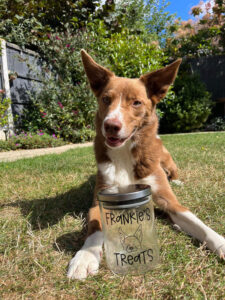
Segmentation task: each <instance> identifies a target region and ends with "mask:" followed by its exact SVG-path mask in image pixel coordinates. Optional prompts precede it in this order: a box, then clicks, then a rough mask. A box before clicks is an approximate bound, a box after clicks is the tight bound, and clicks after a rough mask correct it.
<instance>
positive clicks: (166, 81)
mask: <svg viewBox="0 0 225 300" xmlns="http://www.w3.org/2000/svg"><path fill="white" fill-rule="evenodd" d="M181 61H182V59H177V60H176V61H174V62H173V63H172V64H170V65H168V66H166V67H165V68H162V69H160V70H157V71H153V72H150V73H147V74H144V75H142V76H141V77H140V80H141V81H142V82H144V84H145V86H146V89H147V92H148V97H149V98H150V99H151V100H152V101H153V102H154V103H155V104H157V103H158V102H159V101H160V100H161V99H163V98H164V97H165V96H166V93H167V91H168V89H169V86H170V85H171V84H172V83H173V82H174V80H175V78H176V75H177V72H178V69H179V66H180V64H181Z"/></svg>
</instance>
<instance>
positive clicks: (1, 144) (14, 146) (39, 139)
mask: <svg viewBox="0 0 225 300" xmlns="http://www.w3.org/2000/svg"><path fill="white" fill-rule="evenodd" d="M65 144H66V142H65V141H64V140H63V139H61V138H59V137H57V136H56V135H52V136H50V135H49V134H46V133H44V132H43V131H39V132H37V133H21V134H19V135H16V134H15V135H13V136H10V138H9V139H8V140H7V141H0V151H9V150H18V149H37V148H48V147H58V146H62V145H65Z"/></svg>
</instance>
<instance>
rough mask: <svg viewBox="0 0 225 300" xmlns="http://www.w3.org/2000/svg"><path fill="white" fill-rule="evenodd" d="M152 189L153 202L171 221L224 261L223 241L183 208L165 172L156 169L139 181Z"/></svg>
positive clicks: (224, 244)
mask: <svg viewBox="0 0 225 300" xmlns="http://www.w3.org/2000/svg"><path fill="white" fill-rule="evenodd" d="M141 181H142V182H143V183H146V184H149V185H150V186H151V189H152V196H153V200H154V202H155V203H156V204H157V205H158V206H159V207H161V208H162V209H163V210H165V211H166V212H168V213H169V215H170V217H171V219H172V220H173V222H174V223H175V224H177V225H178V226H179V227H180V228H181V229H182V230H183V231H185V232H186V233H187V234H189V235H191V236H193V237H194V238H196V239H198V240H199V241H200V242H203V243H205V244H206V247H207V248H208V249H210V250H211V251H213V252H215V253H217V254H218V255H219V256H220V257H221V258H223V259H225V239H224V237H223V236H221V235H219V234H218V233H216V232H215V231H214V230H212V229H211V228H209V227H208V226H206V225H205V224H204V223H203V222H202V221H201V220H200V219H199V218H198V217H196V216H195V215H194V214H193V213H191V212H190V211H189V210H188V209H187V208H185V207H183V206H182V205H181V204H180V203H179V202H178V200H177V198H176V196H175V195H174V193H173V191H172V189H171V187H170V185H169V183H168V180H167V178H166V175H165V172H164V171H163V169H162V168H161V167H158V169H157V170H156V171H154V172H153V173H152V174H151V175H150V176H148V177H146V178H143V179H142V180H141Z"/></svg>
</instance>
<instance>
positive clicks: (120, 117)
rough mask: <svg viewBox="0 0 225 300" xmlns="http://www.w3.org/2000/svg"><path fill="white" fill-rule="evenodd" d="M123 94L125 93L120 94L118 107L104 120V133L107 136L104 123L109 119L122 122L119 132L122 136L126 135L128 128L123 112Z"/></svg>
mask: <svg viewBox="0 0 225 300" xmlns="http://www.w3.org/2000/svg"><path fill="white" fill-rule="evenodd" d="M122 96H123V94H122V93H121V94H120V101H119V103H118V105H117V107H116V108H115V109H114V110H112V111H111V112H110V113H109V114H108V115H107V116H106V117H105V119H104V120H103V122H102V133H103V135H104V136H105V134H106V133H105V128H104V124H105V122H106V121H107V120H110V119H117V120H119V121H120V122H121V124H122V128H121V129H120V132H119V136H121V137H124V136H126V128H125V127H124V118H123V112H122V108H121V103H122Z"/></svg>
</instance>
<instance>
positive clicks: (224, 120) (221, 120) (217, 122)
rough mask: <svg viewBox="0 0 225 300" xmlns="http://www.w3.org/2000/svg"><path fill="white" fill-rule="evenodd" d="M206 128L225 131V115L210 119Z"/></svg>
mask: <svg viewBox="0 0 225 300" xmlns="http://www.w3.org/2000/svg"><path fill="white" fill-rule="evenodd" d="M205 130H209V131H224V130H225V117H216V118H213V119H212V120H210V122H209V124H207V125H206V126H205Z"/></svg>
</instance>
